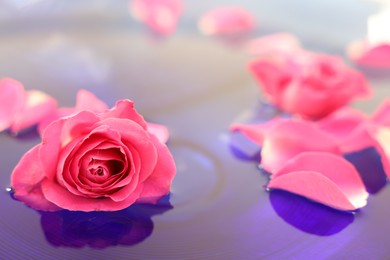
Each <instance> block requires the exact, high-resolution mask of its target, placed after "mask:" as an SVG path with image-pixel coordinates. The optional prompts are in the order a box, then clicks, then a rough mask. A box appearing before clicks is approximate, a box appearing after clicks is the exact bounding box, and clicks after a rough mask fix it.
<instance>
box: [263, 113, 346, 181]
mask: <svg viewBox="0 0 390 260" xmlns="http://www.w3.org/2000/svg"><path fill="white" fill-rule="evenodd" d="M309 151H319V152H329V153H334V154H341V152H340V150H339V147H338V145H337V143H336V141H335V140H334V139H333V138H332V137H331V136H329V135H327V134H326V133H324V132H322V131H321V130H320V129H318V128H317V127H316V126H315V125H314V124H313V123H311V122H308V121H297V120H292V119H291V120H283V121H280V122H278V123H277V124H275V125H274V126H273V127H271V128H270V129H269V131H268V132H267V135H266V136H265V138H264V142H263V147H262V150H261V158H262V161H261V166H262V167H263V168H264V169H265V170H266V171H268V172H270V173H275V172H277V170H278V169H280V168H281V167H282V166H283V164H284V163H285V162H286V161H288V160H289V159H291V158H293V157H294V156H296V155H298V154H299V153H302V152H309Z"/></svg>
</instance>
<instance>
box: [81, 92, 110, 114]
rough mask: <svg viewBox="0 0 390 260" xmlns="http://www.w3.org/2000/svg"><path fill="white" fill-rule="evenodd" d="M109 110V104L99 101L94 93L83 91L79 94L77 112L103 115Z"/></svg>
mask: <svg viewBox="0 0 390 260" xmlns="http://www.w3.org/2000/svg"><path fill="white" fill-rule="evenodd" d="M108 109H109V107H108V106H107V104H106V103H104V102H103V101H102V100H100V99H98V98H97V97H96V96H95V95H94V94H93V93H91V92H89V91H87V90H85V89H81V90H79V91H78V92H77V98H76V107H75V112H81V111H83V110H89V111H93V112H95V113H102V112H105V111H106V110H108Z"/></svg>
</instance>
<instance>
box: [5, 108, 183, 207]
mask: <svg viewBox="0 0 390 260" xmlns="http://www.w3.org/2000/svg"><path fill="white" fill-rule="evenodd" d="M175 172H176V169H175V163H174V160H173V158H172V156H171V154H170V152H169V150H168V148H167V147H166V146H165V144H163V143H161V142H160V141H159V140H158V138H157V137H156V136H155V135H153V134H151V133H149V131H148V126H147V124H146V122H145V121H144V119H143V117H142V116H141V115H139V114H138V113H137V112H136V110H135V109H134V104H133V102H131V101H130V100H122V101H118V102H117V104H116V106H115V107H114V108H112V109H111V110H106V111H105V112H102V113H97V112H92V111H90V110H84V111H81V112H78V113H76V114H73V115H70V116H66V117H63V118H60V119H58V120H55V121H54V122H52V123H51V124H50V125H48V126H47V127H46V128H45V130H44V132H43V135H42V142H41V143H40V144H38V145H37V146H35V147H33V148H32V149H31V150H30V151H28V152H27V153H26V154H25V155H24V156H23V157H22V159H21V160H20V162H19V163H18V165H17V166H16V167H15V169H14V171H13V173H12V176H11V184H12V187H13V189H14V192H15V193H14V196H15V197H16V198H17V199H19V200H21V201H23V202H24V203H26V204H27V205H28V206H30V207H32V208H35V209H38V210H45V211H54V210H59V209H68V210H79V211H99V210H100V211H116V210H121V209H124V208H127V207H128V206H130V205H132V204H133V203H135V202H140V203H155V202H156V201H157V200H158V199H160V198H161V197H162V196H164V195H166V194H167V193H168V192H169V188H170V185H171V183H172V180H173V177H174V175H175Z"/></svg>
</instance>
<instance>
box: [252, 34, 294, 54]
mask: <svg viewBox="0 0 390 260" xmlns="http://www.w3.org/2000/svg"><path fill="white" fill-rule="evenodd" d="M300 48H301V47H300V42H299V40H298V38H297V37H295V36H294V35H292V34H289V33H277V34H271V35H266V36H262V37H259V38H256V39H252V40H250V41H248V43H247V44H246V46H245V49H246V51H247V52H248V53H249V54H251V55H256V56H267V55H269V54H272V53H274V52H277V51H278V52H279V51H280V52H287V53H289V52H293V51H295V50H299V49H300Z"/></svg>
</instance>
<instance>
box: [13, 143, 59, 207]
mask: <svg viewBox="0 0 390 260" xmlns="http://www.w3.org/2000/svg"><path fill="white" fill-rule="evenodd" d="M40 148H41V146H40V145H37V146H35V147H34V148H32V149H31V150H30V151H28V152H27V153H25V154H24V156H23V157H22V159H21V160H20V162H19V163H18V165H17V166H16V167H15V169H14V170H13V172H12V175H11V186H12V188H13V190H14V192H15V193H14V196H15V198H17V199H18V200H20V201H22V202H24V203H25V204H26V205H28V206H30V207H32V208H35V209H37V210H45V211H54V210H59V209H60V208H58V207H57V206H56V205H54V204H53V203H51V202H49V201H48V200H47V199H46V198H45V197H44V195H43V193H42V191H41V187H40V183H41V181H42V180H43V179H44V177H45V174H44V169H43V167H42V164H41V163H40V157H39V150H40Z"/></svg>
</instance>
